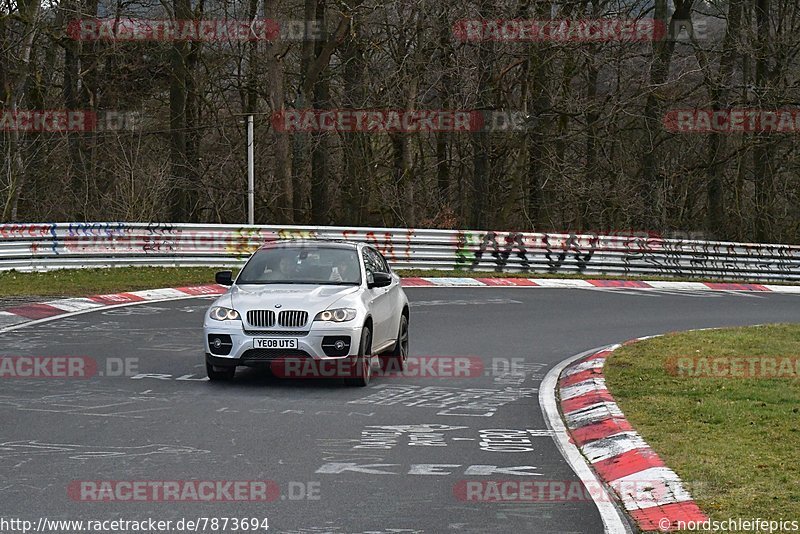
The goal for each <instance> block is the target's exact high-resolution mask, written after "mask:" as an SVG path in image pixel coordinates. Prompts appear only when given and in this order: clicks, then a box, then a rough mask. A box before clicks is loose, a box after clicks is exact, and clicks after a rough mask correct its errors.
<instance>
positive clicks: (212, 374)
mask: <svg viewBox="0 0 800 534" xmlns="http://www.w3.org/2000/svg"><path fill="white" fill-rule="evenodd" d="M220 369H221V370H220ZM206 374H207V375H208V379H209V380H211V381H212V382H228V381H230V380H233V377H234V375H235V374H236V367H235V366H234V367H217V368H215V367H214V366H213V365H211V364H210V363H208V362H206Z"/></svg>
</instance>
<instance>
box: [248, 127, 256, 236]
mask: <svg viewBox="0 0 800 534" xmlns="http://www.w3.org/2000/svg"><path fill="white" fill-rule="evenodd" d="M255 194H256V186H255V169H254V163H253V116H252V115H248V116H247V224H255V222H256V213H255Z"/></svg>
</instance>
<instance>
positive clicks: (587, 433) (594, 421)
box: [558, 336, 708, 532]
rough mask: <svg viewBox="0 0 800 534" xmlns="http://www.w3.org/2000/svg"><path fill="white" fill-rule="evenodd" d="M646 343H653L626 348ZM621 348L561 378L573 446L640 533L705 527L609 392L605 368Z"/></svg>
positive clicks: (581, 362) (698, 512)
mask: <svg viewBox="0 0 800 534" xmlns="http://www.w3.org/2000/svg"><path fill="white" fill-rule="evenodd" d="M651 337H652V336H651ZM642 339H649V338H646V337H645V338H637V339H634V340H631V341H629V342H626V343H625V344H629V343H633V342H635V341H640V340H642ZM621 346H622V345H613V346H611V347H609V348H606V349H603V350H599V351H595V352H593V353H591V354H590V355H589V356H587V357H584V358H580V359H578V360H576V361H575V362H574V363H571V364H570V365H568V366H567V367H566V368H565V369H564V370H563V371H562V372H561V377H560V380H559V381H558V389H559V399H560V407H561V413H562V414H563V419H564V421H565V423H566V428H567V431H568V432H569V434H570V436H571V442H572V443H573V444H574V445H575V446H577V447H578V448H579V449H580V451H581V453H582V455H583V457H584V458H585V461H587V462H588V463H589V464H590V465H591V466H592V468H593V469H594V471H595V473H596V474H597V475H598V477H599V478H600V479H601V480H602V481H603V482H604V483H605V484H606V485H607V486H608V487H610V488H611V490H612V491H613V492H614V493H615V494H616V497H617V498H618V499H619V501H620V502H621V503H622V506H623V507H624V508H625V510H626V511H627V512H628V514H629V515H630V517H631V518H632V519H633V520H634V521H635V522H636V524H637V525H638V527H639V528H640V529H641V530H643V531H662V532H666V531H670V530H675V529H676V528H677V527H676V524H677V521H684V522H688V521H698V522H702V521H706V520H707V519H708V518H707V517H706V515H705V514H704V513H703V512H702V510H700V508H699V507H698V506H697V504H695V502H694V500H693V499H692V496H691V495H690V494H689V492H688V491H686V489H685V488H684V486H683V484H682V483H681V480H680V478H679V477H678V475H677V474H675V472H674V471H672V470H671V469H669V468H668V467H667V466H666V465H665V464H664V461H663V460H661V458H660V457H659V456H658V454H656V452H655V451H654V450H653V449H651V448H650V446H648V445H647V443H646V442H645V441H644V439H642V437H641V436H640V435H639V434H638V433H637V432H636V431H635V430H634V429H633V427H632V426H631V424H630V423H629V422H628V420H627V419H625V416H624V415H623V413H622V410H620V408H619V406H618V405H617V404H616V402H614V398H613V397H612V396H611V393H610V392H609V391H608V389H607V388H606V384H605V379H604V377H603V367H604V365H605V363H606V359H607V358H608V356H609V355H611V353H612V352H613V351H615V350H616V349H618V348H619V347H621Z"/></svg>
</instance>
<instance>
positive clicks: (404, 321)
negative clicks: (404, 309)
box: [381, 314, 408, 373]
mask: <svg viewBox="0 0 800 534" xmlns="http://www.w3.org/2000/svg"><path fill="white" fill-rule="evenodd" d="M407 361H408V317H406V316H405V314H403V315H401V316H400V326H399V327H398V329H397V341H396V342H395V344H394V347H392V350H390V351H389V352H387V353H386V354H382V355H381V370H382V371H383V372H389V373H392V372H400V373H402V372H403V371H405V370H406V362H407Z"/></svg>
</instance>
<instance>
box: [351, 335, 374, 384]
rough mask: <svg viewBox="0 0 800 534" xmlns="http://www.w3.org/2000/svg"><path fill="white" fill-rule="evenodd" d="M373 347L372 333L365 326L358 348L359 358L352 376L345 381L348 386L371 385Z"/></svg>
mask: <svg viewBox="0 0 800 534" xmlns="http://www.w3.org/2000/svg"><path fill="white" fill-rule="evenodd" d="M371 345H372V331H371V330H370V329H369V327H366V326H365V327H364V328H363V329H362V330H361V343H360V344H359V346H358V356H356V358H355V360H354V362H353V366H352V368H351V370H350V373H351V376H350V377H348V378H345V379H344V383H345V384H347V385H348V386H356V387H362V388H363V387H365V386H367V385H369V379H370V378H371V377H372V355H371V354H370V352H371V351H372V350H371Z"/></svg>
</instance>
